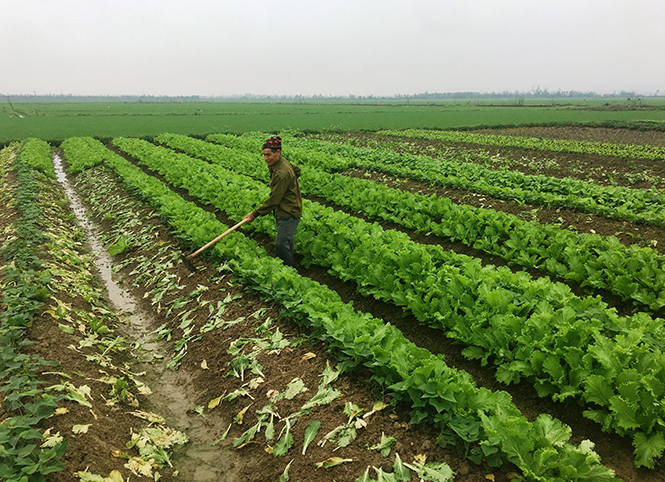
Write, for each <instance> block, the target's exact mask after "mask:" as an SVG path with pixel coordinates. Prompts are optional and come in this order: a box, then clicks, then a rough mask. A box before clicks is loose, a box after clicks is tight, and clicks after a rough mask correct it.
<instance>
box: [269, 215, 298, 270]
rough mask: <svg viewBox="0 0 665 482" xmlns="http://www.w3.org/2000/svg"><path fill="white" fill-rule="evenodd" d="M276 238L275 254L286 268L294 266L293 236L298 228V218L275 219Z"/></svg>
mask: <svg viewBox="0 0 665 482" xmlns="http://www.w3.org/2000/svg"><path fill="white" fill-rule="evenodd" d="M275 221H277V236H276V237H275V254H277V257H278V258H280V259H281V260H282V261H283V262H284V264H285V265H286V266H295V265H296V260H295V256H294V250H295V240H294V235H295V233H296V229H297V228H298V223H299V222H300V218H294V217H286V218H277V219H275Z"/></svg>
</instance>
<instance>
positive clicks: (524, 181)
mask: <svg viewBox="0 0 665 482" xmlns="http://www.w3.org/2000/svg"><path fill="white" fill-rule="evenodd" d="M288 140H289V142H288V146H294V147H305V148H309V149H313V150H318V151H320V154H323V153H325V154H327V155H329V156H333V157H337V158H342V159H344V160H345V162H346V165H348V166H350V167H357V168H360V169H370V170H374V171H377V172H383V173H386V174H390V175H395V176H400V177H406V178H412V179H415V180H418V181H420V182H426V183H432V184H435V185H438V186H441V187H444V188H448V189H463V190H466V191H470V192H476V193H480V194H483V195H486V196H492V197H495V198H498V199H506V200H514V201H517V202H521V203H529V204H535V205H541V206H545V207H547V208H551V209H569V210H573V211H578V212H581V213H586V214H593V215H599V216H603V217H608V218H613V219H619V220H623V221H630V222H640V223H646V224H654V225H660V226H662V225H663V224H665V207H664V206H665V202H664V201H665V194H663V193H662V192H661V191H659V190H657V189H650V190H641V189H630V188H625V187H621V186H613V185H609V186H601V185H598V184H594V183H592V182H586V181H582V180H578V179H572V178H562V179H559V178H555V177H549V176H544V175H526V174H522V173H520V172H517V171H511V170H509V169H501V170H496V169H492V168H490V167H487V166H485V165H484V164H483V163H477V162H474V159H468V158H467V157H466V156H465V155H463V154H459V155H458V156H457V157H455V156H454V155H451V156H446V157H438V158H435V157H430V156H426V155H415V154H408V153H400V152H396V151H394V150H391V149H387V148H386V149H375V148H368V147H365V148H361V147H354V146H351V145H348V144H342V143H333V142H324V141H320V140H316V139H309V138H304V137H292V138H289V139H288ZM285 144H286V142H285ZM332 166H333V167H334V168H336V166H335V164H333V165H332Z"/></svg>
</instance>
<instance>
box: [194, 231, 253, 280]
mask: <svg viewBox="0 0 665 482" xmlns="http://www.w3.org/2000/svg"><path fill="white" fill-rule="evenodd" d="M246 222H247V220H245V219H243V220H242V221H240V222H239V223H238V224H236V225H235V226H233V227H231V228H229V229H228V230H226V231H224V232H223V233H222V234H220V235H219V236H217V237H216V238H215V239H213V240H212V241H210V242H209V243H208V244H206V245H205V246H203V247H201V248H199V249H197V250H196V251H194V252H193V253H192V254H189V255H187V256H183V257H182V258H181V259H182V261H183V263H184V264H185V266H187V268H189V269H190V270H191V271H196V267H195V266H194V265H193V264H192V260H193V259H194V256H196V255H197V254H199V253H201V252H202V251H205V250H206V249H208V248H209V247H210V246H212V245H213V244H215V243H216V242H217V241H219V240H220V239H222V238H223V237H224V236H226V235H227V234H230V233H231V232H233V231H235V230H236V229H238V228H239V227H240V226H242V225H243V224H245V223H246Z"/></svg>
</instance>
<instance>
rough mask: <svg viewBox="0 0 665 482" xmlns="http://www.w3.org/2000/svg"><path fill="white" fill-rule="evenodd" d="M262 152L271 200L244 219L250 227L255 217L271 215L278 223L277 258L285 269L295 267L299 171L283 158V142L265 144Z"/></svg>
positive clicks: (299, 201)
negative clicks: (268, 176)
mask: <svg viewBox="0 0 665 482" xmlns="http://www.w3.org/2000/svg"><path fill="white" fill-rule="evenodd" d="M261 150H262V152H263V159H265V161H266V164H268V170H269V171H270V184H269V186H270V196H269V197H268V199H267V200H266V202H264V203H263V204H262V205H261V206H259V207H258V208H256V209H255V210H254V211H252V212H251V213H249V214H247V215H246V216H245V218H244V219H245V220H246V221H247V222H250V223H251V222H252V221H254V219H256V217H257V216H263V215H264V214H268V213H270V212H272V213H273V214H274V216H275V221H276V222H277V237H276V238H275V252H276V254H277V257H279V258H280V259H281V260H282V261H283V262H284V264H285V265H287V266H295V258H294V246H295V242H294V239H293V236H294V234H295V232H296V229H297V228H298V223H299V222H300V217H301V216H302V197H301V195H300V186H298V178H299V177H300V168H299V167H298V166H296V165H295V164H291V163H290V162H289V161H287V160H286V159H284V158H283V157H282V139H281V138H280V137H278V136H273V137H271V138H270V139H268V140H267V141H265V142H264V143H263V148H262V149H261Z"/></svg>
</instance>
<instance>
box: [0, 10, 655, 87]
mask: <svg viewBox="0 0 665 482" xmlns="http://www.w3.org/2000/svg"><path fill="white" fill-rule="evenodd" d="M0 5H1V6H2V7H3V8H2V14H1V15H0V94H33V93H37V94H49V93H51V94H74V95H98V94H102V95H106V94H110V95H123V94H125V95H143V94H145V95H203V96H212V95H236V94H245V93H252V94H257V95H263V94H267V95H298V94H301V95H316V94H321V95H350V94H353V95H363V96H365V95H370V94H372V95H389V96H390V95H397V94H415V93H423V92H458V91H473V92H503V91H511V92H512V91H521V92H526V91H532V90H534V89H537V88H540V89H542V90H545V89H547V90H549V91H557V90H563V91H570V90H575V91H594V92H597V93H613V92H616V93H619V92H620V91H622V90H624V91H636V92H637V93H638V94H641V95H652V94H654V93H655V92H656V91H657V90H660V92H659V93H660V94H661V95H662V94H664V93H665V0H400V1H397V0H330V1H320V0H186V1H185V0H0Z"/></svg>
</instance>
